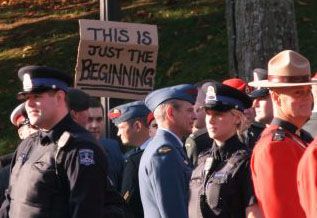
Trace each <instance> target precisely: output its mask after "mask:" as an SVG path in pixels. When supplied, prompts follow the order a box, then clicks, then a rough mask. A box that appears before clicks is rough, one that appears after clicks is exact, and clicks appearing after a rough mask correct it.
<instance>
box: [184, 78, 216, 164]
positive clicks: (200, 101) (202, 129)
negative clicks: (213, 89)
mask: <svg viewBox="0 0 317 218" xmlns="http://www.w3.org/2000/svg"><path fill="white" fill-rule="evenodd" d="M210 84H211V83H210V81H209V82H207V81H203V82H201V83H197V84H195V86H196V87H197V91H198V94H197V98H196V102H195V105H194V111H195V113H196V117H197V119H196V120H195V121H194V126H193V131H192V133H191V134H190V135H189V136H188V138H187V139H186V142H185V147H186V153H187V156H188V158H189V160H190V161H191V162H192V164H193V166H194V167H196V166H197V160H198V156H199V154H200V153H201V152H203V151H205V150H206V149H209V148H210V146H211V144H212V139H211V138H210V137H209V136H208V132H207V129H206V122H205V117H206V113H205V110H204V108H203V105H204V101H205V98H206V91H207V87H208V86H209V85H210Z"/></svg>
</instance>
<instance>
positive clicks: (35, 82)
mask: <svg viewBox="0 0 317 218" xmlns="http://www.w3.org/2000/svg"><path fill="white" fill-rule="evenodd" d="M18 75H19V78H20V79H21V80H22V81H23V91H22V92H20V93H19V94H18V98H19V99H21V100H24V101H25V109H26V112H27V114H28V117H29V120H30V124H31V125H33V126H36V127H38V128H39V131H38V132H36V133H33V134H32V135H30V136H29V137H28V138H26V139H25V140H23V141H22V142H21V144H20V145H19V146H18V149H17V151H16V153H15V156H14V158H13V162H12V170H11V177H10V182H9V188H8V192H7V196H6V200H5V202H4V203H3V205H2V207H1V210H0V217H10V218H21V217H23V218H31V217H53V218H54V217H58V218H63V217H65V218H66V217H76V218H86V217H89V218H90V217H94V218H99V217H100V218H101V217H103V215H104V204H105V201H106V200H107V199H106V198H105V190H106V185H107V179H106V178H107V171H106V168H105V166H106V164H105V163H106V157H105V154H104V153H103V152H102V150H101V149H100V147H99V146H97V144H96V141H95V139H94V138H93V137H92V136H91V135H90V134H89V132H88V131H87V130H85V129H84V128H83V127H81V126H80V125H78V124H77V123H75V122H74V121H73V120H72V118H71V116H70V114H69V112H68V107H67V103H66V100H65V97H66V92H67V90H68V86H69V85H70V84H71V82H72V79H71V78H70V77H69V76H68V75H67V74H65V73H63V72H61V71H59V70H56V69H54V68H50V67H42V66H26V67H23V68H21V69H20V70H19V72H18Z"/></svg>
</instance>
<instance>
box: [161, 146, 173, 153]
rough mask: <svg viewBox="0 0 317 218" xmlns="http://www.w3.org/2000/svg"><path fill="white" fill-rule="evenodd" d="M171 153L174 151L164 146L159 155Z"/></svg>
mask: <svg viewBox="0 0 317 218" xmlns="http://www.w3.org/2000/svg"><path fill="white" fill-rule="evenodd" d="M171 151H172V149H171V148H170V147H167V146H162V147H160V148H159V149H158V153H159V154H167V153H169V152H171Z"/></svg>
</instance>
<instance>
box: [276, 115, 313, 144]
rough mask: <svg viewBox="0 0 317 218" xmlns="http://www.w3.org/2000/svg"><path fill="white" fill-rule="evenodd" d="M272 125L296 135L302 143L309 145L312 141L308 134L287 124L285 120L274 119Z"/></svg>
mask: <svg viewBox="0 0 317 218" xmlns="http://www.w3.org/2000/svg"><path fill="white" fill-rule="evenodd" d="M271 124H273V125H277V126H279V127H281V128H282V129H285V130H287V131H289V132H291V133H293V134H295V135H297V136H298V137H299V138H301V139H302V140H303V141H304V142H306V143H310V142H311V141H312V140H313V137H312V136H311V134H310V133H308V132H307V131H305V130H303V129H298V128H297V127H296V126H295V125H294V124H292V123H290V122H287V121H285V120H282V119H279V118H276V117H275V118H274V119H273V120H272V123H271Z"/></svg>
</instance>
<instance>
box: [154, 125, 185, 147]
mask: <svg viewBox="0 0 317 218" xmlns="http://www.w3.org/2000/svg"><path fill="white" fill-rule="evenodd" d="M159 129H161V130H163V131H166V132H169V133H170V134H171V135H173V136H174V137H175V138H176V139H177V141H178V142H179V145H180V146H181V147H183V142H182V140H180V138H179V137H178V136H177V135H176V134H175V133H173V132H172V131H170V130H168V129H165V128H159Z"/></svg>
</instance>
